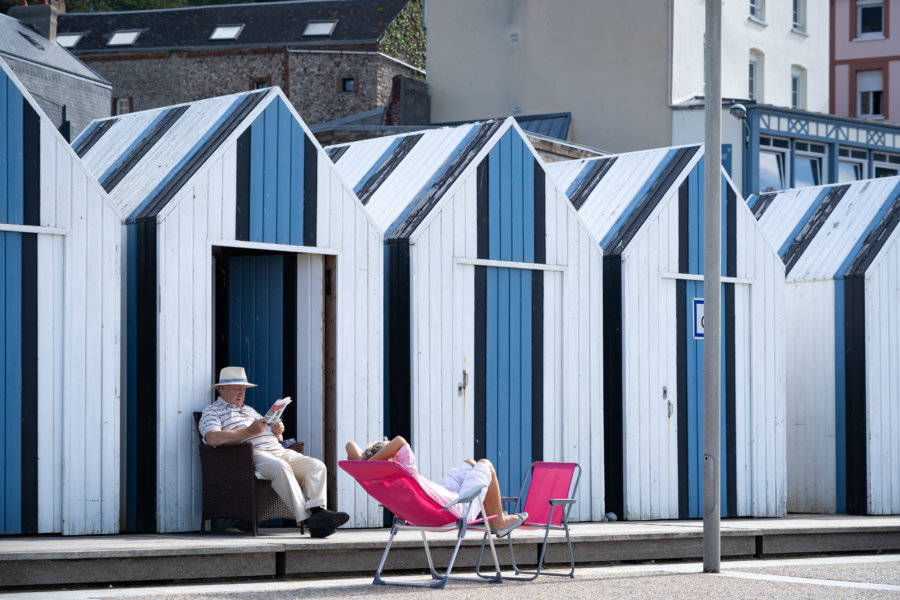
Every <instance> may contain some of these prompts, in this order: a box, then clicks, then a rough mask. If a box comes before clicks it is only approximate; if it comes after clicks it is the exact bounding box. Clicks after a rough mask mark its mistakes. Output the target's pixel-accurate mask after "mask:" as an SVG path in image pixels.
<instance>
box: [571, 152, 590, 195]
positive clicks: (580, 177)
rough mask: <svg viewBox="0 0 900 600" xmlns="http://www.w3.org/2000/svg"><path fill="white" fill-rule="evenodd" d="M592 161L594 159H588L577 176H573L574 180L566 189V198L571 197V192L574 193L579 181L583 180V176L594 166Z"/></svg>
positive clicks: (579, 183)
mask: <svg viewBox="0 0 900 600" xmlns="http://www.w3.org/2000/svg"><path fill="white" fill-rule="evenodd" d="M594 162H595V161H593V160H589V161H586V162H585V163H584V166H583V167H582V168H581V171H580V172H579V173H578V176H577V177H575V180H574V181H573V182H572V183H571V184H570V185H569V189H567V190H566V198H571V197H572V194H574V193H575V190H577V189H578V186H579V185H581V182H582V181H584V178H585V177H587V176H588V173H590V172H591V169H593V168H594Z"/></svg>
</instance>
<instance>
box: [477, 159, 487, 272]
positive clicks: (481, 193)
mask: <svg viewBox="0 0 900 600" xmlns="http://www.w3.org/2000/svg"><path fill="white" fill-rule="evenodd" d="M489 158H490V157H489V156H485V157H484V160H482V161H481V164H479V165H478V170H477V173H476V178H477V184H476V186H477V191H476V208H475V214H476V218H475V223H476V228H477V237H478V258H485V259H487V258H490V257H491V238H490V236H491V222H490V221H491V212H490V189H491V188H490V179H491V176H490V173H491V170H490V168H489Z"/></svg>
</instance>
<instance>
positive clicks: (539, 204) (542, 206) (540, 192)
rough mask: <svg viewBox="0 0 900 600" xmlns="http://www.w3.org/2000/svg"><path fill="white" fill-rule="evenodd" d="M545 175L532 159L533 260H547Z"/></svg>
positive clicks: (540, 261) (541, 262) (539, 164)
mask: <svg viewBox="0 0 900 600" xmlns="http://www.w3.org/2000/svg"><path fill="white" fill-rule="evenodd" d="M546 196H547V175H546V174H545V173H544V169H543V167H541V163H540V162H538V161H537V160H535V161H534V262H536V263H538V264H544V263H545V262H547V198H546Z"/></svg>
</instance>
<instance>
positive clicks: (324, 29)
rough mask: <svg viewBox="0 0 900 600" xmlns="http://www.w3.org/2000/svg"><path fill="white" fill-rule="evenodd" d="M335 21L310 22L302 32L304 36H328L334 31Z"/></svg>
mask: <svg viewBox="0 0 900 600" xmlns="http://www.w3.org/2000/svg"><path fill="white" fill-rule="evenodd" d="M336 26H337V21H310V22H309V23H307V24H306V29H304V30H303V35H304V36H313V35H321V36H328V35H331V32H333V31H334V28H335V27H336Z"/></svg>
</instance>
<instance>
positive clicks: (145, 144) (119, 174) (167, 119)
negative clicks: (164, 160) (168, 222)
mask: <svg viewBox="0 0 900 600" xmlns="http://www.w3.org/2000/svg"><path fill="white" fill-rule="evenodd" d="M187 109H188V107H187V106H186V105H185V106H178V107H175V108H173V109H171V110H169V111H168V112H167V113H166V115H165V116H164V117H163V118H162V119H160V120H159V122H158V123H157V124H156V126H154V127H153V130H152V131H150V133H149V134H148V135H147V137H146V138H144V140H143V141H142V142H141V143H140V144H138V145H137V146H136V147H135V148H133V149H132V150H131V152H130V153H129V154H128V156H127V157H126V158H125V160H123V161H122V162H121V163H120V164H119V166H118V167H117V168H116V170H115V171H113V172H112V173H110V174H109V176H107V177H106V179H104V180H103V181H101V182H100V183H101V185H102V186H103V189H104V190H106V191H107V192H111V191H113V188H115V187H116V186H117V185H119V183H120V182H121V181H122V179H124V178H125V176H126V175H128V173H130V172H131V170H132V169H133V168H134V167H135V166H136V165H137V164H138V163H139V162H140V160H141V159H142V158H144V156H146V154H147V153H148V152H150V150H151V149H152V148H153V146H155V145H156V143H157V142H158V141H159V139H160V138H161V137H162V136H164V135H165V134H166V132H167V131H169V129H171V128H172V125H174V124H175V122H176V121H178V119H179V117H181V115H183V114H184V113H185V112H187Z"/></svg>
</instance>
